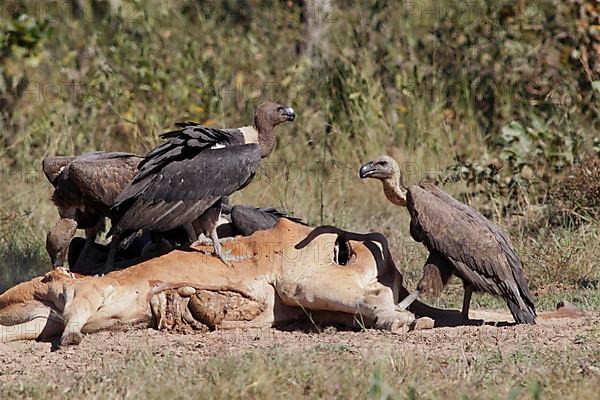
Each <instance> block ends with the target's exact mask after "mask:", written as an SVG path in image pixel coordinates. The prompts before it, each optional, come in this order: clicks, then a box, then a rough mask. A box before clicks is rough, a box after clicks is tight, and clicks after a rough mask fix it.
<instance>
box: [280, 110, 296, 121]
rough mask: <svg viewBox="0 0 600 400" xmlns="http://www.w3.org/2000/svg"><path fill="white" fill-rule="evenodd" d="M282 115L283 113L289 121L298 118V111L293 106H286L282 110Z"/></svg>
mask: <svg viewBox="0 0 600 400" xmlns="http://www.w3.org/2000/svg"><path fill="white" fill-rule="evenodd" d="M281 115H283V116H284V117H285V118H286V120H287V121H293V120H295V119H296V113H295V112H294V109H293V108H292V107H284V108H283V110H281Z"/></svg>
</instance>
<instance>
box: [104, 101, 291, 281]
mask: <svg viewBox="0 0 600 400" xmlns="http://www.w3.org/2000/svg"><path fill="white" fill-rule="evenodd" d="M294 119H295V113H294V110H293V109H292V108H290V107H287V106H283V105H281V104H277V103H273V102H266V103H262V104H261V105H259V106H258V107H257V108H256V110H255V112H254V125H253V126H248V127H243V128H237V129H219V128H210V127H207V126H202V125H199V124H196V123H193V122H185V123H179V124H177V126H178V128H179V129H177V130H175V131H172V132H168V133H165V134H163V135H161V137H162V138H164V139H166V141H165V142H164V143H162V144H161V145H159V146H158V147H156V148H154V149H153V150H151V151H150V152H149V153H148V154H147V155H146V156H145V158H144V160H143V161H142V162H141V163H140V164H139V171H138V173H137V175H136V176H135V177H134V178H133V180H132V181H131V182H130V184H129V185H128V186H127V187H126V188H125V189H124V190H123V192H122V193H121V194H120V195H119V197H118V198H117V199H116V201H115V203H114V205H113V207H112V208H111V211H110V214H111V220H112V222H113V226H112V228H111V233H112V234H113V241H112V245H111V249H110V253H109V256H108V259H107V261H106V265H105V268H106V270H109V269H110V268H112V265H113V263H114V256H115V253H116V250H117V248H118V247H119V246H120V242H121V240H122V239H123V238H125V237H131V235H132V234H134V233H136V232H138V231H140V230H150V231H153V232H172V231H173V230H176V229H181V228H183V229H184V230H185V232H186V233H187V236H188V237H189V242H190V243H191V242H193V241H195V240H196V239H197V238H198V235H200V234H205V235H206V236H209V237H210V238H211V239H212V242H213V247H214V251H215V254H216V255H217V256H218V257H219V258H220V259H221V260H222V261H223V262H224V263H225V264H227V265H228V263H227V260H226V259H225V255H224V254H223V253H222V252H221V246H220V243H219V240H218V235H217V222H218V220H219V216H220V214H221V201H222V198H223V197H225V196H229V195H230V194H232V193H233V192H235V191H238V190H240V189H242V188H244V187H245V186H246V185H247V184H248V183H250V181H251V180H252V178H253V177H254V174H255V173H256V170H257V168H258V166H259V165H260V161H261V159H262V158H264V157H267V156H268V155H269V154H270V153H271V152H272V151H273V148H274V147H275V134H274V129H275V127H276V126H277V125H279V124H281V123H283V122H286V121H293V120H294Z"/></svg>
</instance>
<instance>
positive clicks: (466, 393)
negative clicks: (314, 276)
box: [0, 318, 600, 399]
mask: <svg viewBox="0 0 600 400" xmlns="http://www.w3.org/2000/svg"><path fill="white" fill-rule="evenodd" d="M595 321H596V322H597V321H598V320H597V318H596V319H595ZM594 324H595V323H594V321H589V323H588V324H581V323H580V324H575V325H571V326H568V325H561V327H560V328H556V330H552V329H551V328H548V327H546V328H544V329H541V328H536V329H541V330H540V332H537V333H534V334H530V332H529V331H530V330H531V329H530V328H527V327H526V328H525V329H522V330H521V329H516V328H510V329H499V328H493V327H487V328H463V329H440V330H437V331H435V332H434V331H430V332H421V333H419V332H415V333H411V334H405V335H400V336H398V335H392V334H386V333H380V332H373V331H368V332H358V333H339V332H338V333H336V332H335V331H326V332H322V333H320V334H305V333H288V332H277V333H273V332H271V333H269V334H268V335H267V337H266V338H263V337H261V336H260V334H259V335H257V336H256V337H255V338H254V339H253V338H252V337H250V336H248V337H246V336H244V338H245V339H244V340H243V342H242V343H239V342H236V343H229V342H230V341H231V338H230V337H229V336H219V335H223V333H219V332H214V333H211V334H210V335H209V337H207V338H204V337H203V336H202V335H193V336H178V335H167V337H166V340H161V338H160V337H154V339H152V340H149V339H148V338H144V337H143V336H140V335H137V336H139V337H138V338H137V339H135V338H132V339H130V342H129V344H125V343H123V344H119V342H118V340H119V338H122V337H123V335H120V336H118V337H109V336H108V335H106V334H103V335H101V336H103V337H104V338H98V337H97V336H96V335H94V336H90V337H88V338H87V339H86V341H85V343H84V344H82V347H81V348H79V349H72V350H65V351H66V353H63V352H61V353H62V354H58V353H53V354H48V355H46V356H44V357H43V359H42V361H41V363H42V365H43V366H42V367H41V368H40V371H39V372H38V373H37V374H36V373H33V372H32V371H25V372H24V376H23V377H21V378H20V379H19V381H18V382H16V381H14V379H15V377H17V376H18V375H15V373H14V371H16V370H18V368H17V367H16V366H15V367H10V366H9V365H5V366H4V367H3V368H2V369H0V370H4V371H5V373H6V374H7V375H6V377H4V378H3V377H2V376H1V375H0V379H1V380H3V384H2V387H1V388H0V395H1V396H2V397H3V398H30V399H42V398H44V399H55V398H56V399H58V398H66V399H78V398H92V399H95V398H98V399H99V398H102V399H105V398H106V399H111V398H115V399H116V398H132V399H135V398H149V399H160V398H166V397H168V398H178V399H188V398H231V399H246V398H261V399H279V398H290V399H296V398H339V399H364V398H370V399H395V398H399V399H400V398H409V399H418V398H422V399H438V398H439V399H449V398H450V399H454V398H486V399H487V398H509V399H517V398H518V399H521V398H524V399H541V398H548V397H550V398H561V399H593V398H596V388H597V385H598V384H600V370H599V369H598V367H599V366H600V358H599V357H598V353H597V351H595V349H597V346H598V345H599V344H600V331H599V330H598V326H594ZM162 335H164V334H162ZM102 339H104V340H102ZM98 340H99V341H98ZM154 340H161V341H160V342H158V343H161V345H160V346H157V343H156V342H155V341H154ZM165 341H166V342H167V343H165ZM220 341H223V343H222V344H221V343H220ZM176 342H178V343H180V344H179V345H176V344H175V343H176ZM94 343H95V344H94ZM141 343H144V344H141ZM207 346H212V348H211V347H208V348H207ZM37 347H39V346H37ZM237 347H241V349H239V348H237ZM253 347H257V348H256V349H252V348H253ZM236 348H237V349H236ZM230 349H235V350H230ZM0 354H1V353H0ZM8 354H9V355H8V356H5V357H3V361H4V362H15V361H16V359H15V360H11V358H10V357H11V355H10V354H11V353H8ZM12 355H14V356H17V355H18V352H15V353H12ZM0 357H1V356H0ZM46 363H51V364H52V365H54V366H53V367H46V366H45V364H46ZM40 378H43V379H40Z"/></svg>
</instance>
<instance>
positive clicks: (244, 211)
mask: <svg viewBox="0 0 600 400" xmlns="http://www.w3.org/2000/svg"><path fill="white" fill-rule="evenodd" d="M223 213H224V214H225V213H226V214H229V218H230V219H231V223H230V224H225V225H230V226H229V227H226V226H223V225H221V226H219V229H221V228H229V232H228V235H229V236H235V235H242V236H250V235H252V234H253V233H254V232H256V231H263V230H266V229H271V228H273V227H274V226H275V225H277V223H278V222H279V220H280V219H281V218H285V219H289V220H290V221H292V222H296V223H298V224H302V225H306V223H305V222H304V221H302V219H300V218H297V217H294V216H292V215H290V214H288V213H286V212H283V211H280V210H278V209H277V208H273V207H269V208H257V207H252V206H242V205H235V206H233V207H231V206H225V207H224V208H223ZM223 230H225V229H223Z"/></svg>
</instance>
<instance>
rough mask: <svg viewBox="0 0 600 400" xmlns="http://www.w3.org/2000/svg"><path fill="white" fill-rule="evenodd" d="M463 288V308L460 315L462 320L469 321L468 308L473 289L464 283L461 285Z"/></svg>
mask: <svg viewBox="0 0 600 400" xmlns="http://www.w3.org/2000/svg"><path fill="white" fill-rule="evenodd" d="M463 286H464V288H465V296H464V297H463V306H462V312H461V315H462V317H463V319H464V320H467V321H468V320H469V306H470V305H471V295H472V294H473V291H474V290H475V287H474V286H473V285H471V284H470V283H468V282H464V284H463Z"/></svg>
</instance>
